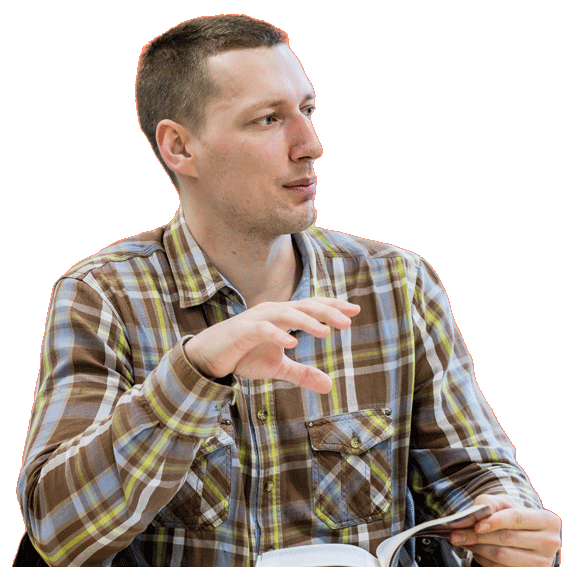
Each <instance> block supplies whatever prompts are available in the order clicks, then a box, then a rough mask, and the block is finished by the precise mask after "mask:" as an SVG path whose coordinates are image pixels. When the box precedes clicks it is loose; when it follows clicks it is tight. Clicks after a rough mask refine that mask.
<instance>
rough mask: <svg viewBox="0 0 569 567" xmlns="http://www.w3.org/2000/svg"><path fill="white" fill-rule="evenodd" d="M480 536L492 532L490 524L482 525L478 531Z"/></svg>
mask: <svg viewBox="0 0 569 567" xmlns="http://www.w3.org/2000/svg"><path fill="white" fill-rule="evenodd" d="M476 531H477V532H478V533H479V534H485V533H487V532H489V531H490V524H486V523H484V524H480V525H479V526H478V528H477V530H476Z"/></svg>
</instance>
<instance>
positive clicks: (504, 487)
mask: <svg viewBox="0 0 569 567" xmlns="http://www.w3.org/2000/svg"><path fill="white" fill-rule="evenodd" d="M413 313H414V326H415V333H416V337H417V340H416V360H417V362H416V384H415V402H414V411H413V430H412V450H411V465H412V471H413V474H412V479H411V483H412V485H413V488H414V489H415V490H416V491H417V493H418V494H420V496H421V497H422V499H423V502H422V503H423V505H424V506H426V507H429V508H431V509H432V510H433V515H440V514H443V513H448V512H451V511H453V510H454V509H456V508H460V507H464V505H466V504H468V503H472V502H476V503H478V502H482V501H484V502H488V503H489V504H490V506H491V507H492V509H493V510H495V512H496V513H495V514H493V515H492V516H491V517H490V518H488V521H487V522H484V523H487V524H488V525H490V526H492V528H491V531H492V532H493V535H492V536H490V535H485V536H484V538H483V540H481V539H476V538H475V535H474V534H475V532H474V531H470V532H468V539H466V540H465V542H466V543H475V542H480V543H481V544H482V541H484V545H485V547H483V548H481V547H476V548H472V549H473V551H474V550H476V552H477V555H476V556H477V558H478V557H479V558H480V560H481V565H483V566H484V567H487V566H488V567H489V566H490V565H492V566H494V565H537V564H540V563H539V562H536V558H537V557H538V556H536V554H535V550H536V549H539V550H540V553H541V554H542V555H541V556H540V557H539V559H541V560H542V561H545V562H546V563H547V565H550V564H551V562H552V559H553V556H554V554H555V551H556V550H557V549H558V544H557V547H555V545H554V543H555V541H557V542H558V540H559V527H560V526H559V519H558V518H557V517H556V516H555V515H554V514H551V513H550V512H547V511H544V510H542V509H541V503H540V501H539V498H538V497H537V495H536V494H535V492H534V491H533V490H532V488H531V486H530V484H529V481H528V480H527V478H526V476H525V474H524V473H523V471H522V470H521V468H520V467H519V465H518V464H517V463H516V461H515V452H514V448H513V446H512V445H511V443H510V442H509V440H508V438H507V437H506V435H505V434H504V432H503V431H502V429H501V428H500V426H499V424H498V422H497V421H496V419H495V417H494V414H493V413H492V411H491V409H490V408H489V407H488V404H487V403H486V401H485V399H484V397H483V396H482V394H481V393H480V391H479V389H478V386H477V384H476V382H475V380H474V372H473V368H472V360H471V358H470V355H469V353H468V351H467V350H466V347H465V345H464V342H463V340H462V337H461V335H460V332H459V331H458V329H457V328H456V325H455V324H454V319H453V317H452V314H451V311H450V306H449V305H448V300H447V298H446V294H445V292H444V288H443V287H442V285H441V284H440V282H439V281H438V278H437V276H436V274H435V273H434V272H433V271H432V269H430V267H429V266H428V265H424V266H423V267H422V268H420V269H419V272H418V277H417V285H416V287H415V291H414V297H413ZM496 348H499V345H497V347H496ZM506 495H507V498H506ZM504 502H509V503H510V504H509V505H508V506H506V505H505V504H504ZM514 506H515V509H514V508H513V507H514ZM506 508H512V509H510V510H509V511H507V512H506V511H505V510H506ZM513 517H515V518H518V519H519V518H522V519H523V520H522V521H521V522H520V523H517V524H516V523H512V521H511V520H512V518H513ZM530 526H531V528H530ZM478 529H480V527H478ZM503 530H507V532H506V533H507V535H506V539H505V538H504V533H505V532H504V531H503ZM514 532H523V536H516V537H513V538H510V539H507V538H509V536H510V534H512V533H514ZM461 533H462V535H465V532H464V531H462V532H461ZM477 537H480V536H477ZM459 538H460V535H455V536H454V538H453V540H452V541H453V543H457V544H458V543H459V541H458V539H459ZM522 540H523V542H524V543H523V545H524V546H525V547H524V548H523V550H522V551H520V549H519V548H517V545H518V543H519V542H520V541H522ZM545 541H547V542H548V544H547V545H544V542H545ZM552 542H553V543H552ZM554 547H555V549H553V548H554ZM552 549H553V551H552ZM512 550H513V551H512ZM501 557H507V559H506V560H504V562H503V563H500V561H499V560H498V562H493V563H492V562H490V559H485V558H492V560H493V561H496V558H501ZM512 557H516V560H515V561H520V562H519V563H516V562H515V561H514V562H513V563H512V562H511V561H512ZM484 561H486V562H484Z"/></svg>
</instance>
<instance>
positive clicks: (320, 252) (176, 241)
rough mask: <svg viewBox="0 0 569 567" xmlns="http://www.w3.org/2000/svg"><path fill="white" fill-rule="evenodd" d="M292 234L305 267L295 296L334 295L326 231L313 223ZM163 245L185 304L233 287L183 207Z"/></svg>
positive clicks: (167, 229)
mask: <svg viewBox="0 0 569 567" xmlns="http://www.w3.org/2000/svg"><path fill="white" fill-rule="evenodd" d="M293 238H294V240H295V243H296V245H297V247H298V250H299V252H300V254H301V257H302V265H303V271H302V277H301V280H300V283H299V285H298V287H297V289H296V291H295V293H294V295H293V296H292V299H293V300H296V299H306V298H308V297H314V296H319V297H334V291H333V287H332V283H331V280H330V275H329V273H328V269H327V267H326V264H327V262H326V256H327V255H328V252H327V248H329V246H328V247H327V242H326V238H325V235H324V233H323V232H322V231H321V230H320V229H318V228H315V227H311V228H309V229H308V230H305V231H304V232H300V233H298V234H294V235H293ZM164 247H165V249H166V254H167V256H168V260H169V262H170V266H171V269H172V274H173V276H174V281H175V283H176V288H177V289H178V293H179V295H180V306H181V307H182V308H186V307H194V306H196V305H200V304H202V303H205V302H206V301H208V300H209V299H211V298H212V297H213V296H214V295H215V294H216V293H218V292H219V291H220V290H222V289H224V288H231V286H230V285H229V283H228V282H227V281H226V280H225V278H224V277H223V276H222V275H221V274H220V273H219V272H218V270H217V268H216V267H215V266H214V265H213V263H212V261H211V260H210V259H209V258H208V256H207V255H206V254H205V252H203V250H202V249H201V248H200V247H199V245H198V243H197V242H196V241H195V239H194V237H193V236H192V233H191V232H190V229H189V228H188V225H187V224H186V221H185V219H184V215H183V213H182V208H181V207H180V209H178V212H177V213H176V216H175V217H174V219H173V220H172V222H171V223H170V224H169V225H168V226H167V227H166V230H165V233H164ZM231 289H233V288H231ZM233 291H235V290H233Z"/></svg>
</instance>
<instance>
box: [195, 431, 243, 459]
mask: <svg viewBox="0 0 569 567" xmlns="http://www.w3.org/2000/svg"><path fill="white" fill-rule="evenodd" d="M234 442H235V441H234V439H233V437H231V435H229V433H228V432H227V431H225V428H223V427H219V428H218V430H217V431H216V432H215V434H214V435H213V436H212V437H208V438H207V439H206V440H205V441H204V442H203V443H202V444H201V445H200V448H199V449H198V452H197V456H200V457H201V456H204V455H207V454H209V453H213V452H214V451H217V449H221V448H223V447H228V446H229V445H233V443H234Z"/></svg>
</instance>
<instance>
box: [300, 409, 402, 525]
mask: <svg viewBox="0 0 569 567" xmlns="http://www.w3.org/2000/svg"><path fill="white" fill-rule="evenodd" d="M388 413H389V411H387V410H361V411H356V412H351V413H345V414H339V415H333V416H328V417H324V418H321V419H318V420H314V421H309V422H307V424H306V426H307V429H308V435H309V438H310V445H311V448H312V460H313V466H312V480H313V484H314V506H315V513H316V515H317V516H318V517H319V518H320V519H321V520H322V521H323V522H325V523H326V525H327V526H328V527H330V528H332V529H337V528H343V527H347V526H353V525H356V524H361V523H364V522H370V521H373V520H377V519H380V518H382V517H383V516H385V514H386V513H387V512H388V511H389V509H390V507H391V500H392V495H391V485H392V483H391V439H392V437H393V426H392V423H391V418H390V417H389V415H388Z"/></svg>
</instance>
